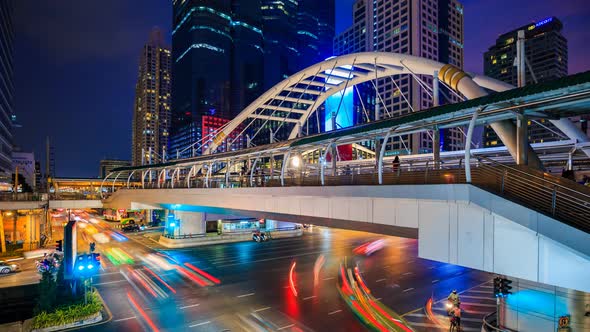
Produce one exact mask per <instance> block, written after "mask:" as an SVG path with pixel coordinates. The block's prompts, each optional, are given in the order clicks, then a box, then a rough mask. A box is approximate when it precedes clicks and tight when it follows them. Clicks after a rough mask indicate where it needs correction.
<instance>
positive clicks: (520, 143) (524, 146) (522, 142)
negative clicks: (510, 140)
mask: <svg viewBox="0 0 590 332" xmlns="http://www.w3.org/2000/svg"><path fill="white" fill-rule="evenodd" d="M528 134H529V131H528V125H527V117H526V116H525V115H523V114H518V115H517V116H516V164H517V165H528V160H529V158H528V155H529V153H528V150H529V149H528V147H529V135H528Z"/></svg>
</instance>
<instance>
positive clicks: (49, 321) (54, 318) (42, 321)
mask: <svg viewBox="0 0 590 332" xmlns="http://www.w3.org/2000/svg"><path fill="white" fill-rule="evenodd" d="M101 309H102V302H101V301H100V298H99V297H98V294H97V293H96V292H94V291H93V292H90V293H89V294H88V304H84V302H82V303H78V304H72V305H68V306H60V307H58V308H56V309H55V310H54V311H53V312H46V311H43V312H40V313H39V314H37V315H36V316H35V317H34V318H33V328H34V329H41V328H45V327H49V326H59V325H65V324H70V323H74V322H77V321H80V320H84V319H86V318H88V317H90V316H92V315H94V314H96V313H97V312H99V311H100V310H101Z"/></svg>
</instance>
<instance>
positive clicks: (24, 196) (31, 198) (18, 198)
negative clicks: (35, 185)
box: [0, 193, 47, 202]
mask: <svg viewBox="0 0 590 332" xmlns="http://www.w3.org/2000/svg"><path fill="white" fill-rule="evenodd" d="M46 200H47V194H40V193H18V194H17V193H0V201H2V202H7V201H12V202H39V201H46Z"/></svg>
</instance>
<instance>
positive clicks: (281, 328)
mask: <svg viewBox="0 0 590 332" xmlns="http://www.w3.org/2000/svg"><path fill="white" fill-rule="evenodd" d="M293 326H295V324H289V325H287V326H283V327H279V328H278V329H277V331H281V330H284V329H288V328H290V327H293Z"/></svg>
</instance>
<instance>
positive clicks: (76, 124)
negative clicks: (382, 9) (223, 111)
mask: <svg viewBox="0 0 590 332" xmlns="http://www.w3.org/2000/svg"><path fill="white" fill-rule="evenodd" d="M349 2H350V4H347V3H346V1H342V2H339V3H338V8H337V19H336V26H337V28H336V30H337V33H339V32H341V31H342V29H343V28H345V27H347V26H348V25H349V24H350V17H349V16H350V14H351V7H350V6H351V5H352V1H349ZM509 3H510V4H511V2H509V1H503V2H502V3H495V4H493V5H492V4H487V3H482V2H477V1H463V4H464V7H465V68H466V70H467V71H474V72H481V71H482V67H483V66H482V63H481V61H482V60H481V54H483V52H484V51H485V50H487V47H488V46H489V45H490V44H491V43H493V41H494V40H495V39H496V38H497V36H498V35H500V34H502V33H504V32H506V31H510V30H511V29H514V28H516V27H518V26H521V25H523V24H526V23H527V22H531V21H535V20H541V19H543V18H545V17H548V16H556V17H558V18H559V19H560V20H562V21H563V23H564V34H565V36H566V38H568V41H569V46H570V50H571V51H570V59H569V62H570V73H575V72H579V71H583V70H587V69H588V65H586V64H584V63H583V57H584V54H586V53H587V51H588V49H589V46H588V45H587V44H585V43H584V42H583V36H584V30H583V27H584V20H585V18H587V17H588V14H589V12H590V11H589V10H588V8H587V7H586V6H584V5H583V1H565V2H556V1H547V2H545V3H542V4H537V5H535V6H527V3H532V2H530V1H523V2H521V3H518V4H516V5H515V6H513V7H512V9H511V11H510V12H509V13H505V12H504V11H503V8H506V7H507V6H508V5H507V4H509ZM29 4H30V3H27V2H18V3H17V4H16V17H15V29H16V34H17V36H20V37H21V38H17V39H16V45H15V48H16V57H15V59H16V61H15V62H16V68H15V72H16V73H17V75H16V82H15V85H16V100H15V113H16V115H17V118H18V119H19V122H20V123H21V124H22V125H23V128H20V129H18V130H17V131H16V142H17V143H18V144H19V145H20V146H21V147H22V149H23V151H31V150H32V151H33V152H35V154H36V155H37V156H44V148H45V146H44V138H45V137H46V136H47V135H48V134H49V135H50V136H52V143H53V144H54V145H55V148H56V169H57V175H58V176H59V175H61V176H94V174H95V169H96V166H97V165H98V162H99V160H100V159H102V158H104V157H108V158H120V159H130V154H129V146H130V143H131V132H130V126H129V124H130V123H131V118H132V110H133V91H134V85H135V79H136V75H137V64H138V63H137V54H138V52H139V51H140V49H141V47H142V44H143V42H144V40H145V36H146V35H147V33H148V32H149V30H151V28H152V27H153V26H155V25H158V26H160V27H161V28H162V29H163V31H164V32H165V33H166V34H167V35H169V33H170V31H171V4H169V3H168V2H167V1H159V2H157V3H154V6H153V7H147V6H137V5H133V3H132V2H126V3H124V4H122V3H119V2H117V1H105V2H103V3H101V4H100V5H97V4H83V5H82V4H79V3H76V2H69V3H61V4H57V5H55V4H51V5H48V4H47V3H45V4H44V3H40V4H36V5H35V6H29ZM556 4H559V6H557V5H556ZM503 5H504V6H503ZM492 7H493V8H492ZM494 8H495V9H494ZM47 12H50V13H51V15H46V13H47ZM87 12H92V13H93V14H94V15H90V16H89V15H88V14H85V13H87ZM478 12H479V13H481V12H485V13H486V17H488V18H490V19H500V17H501V18H502V20H499V21H497V22H494V24H482V23H481V20H478V19H476V17H477V15H478V14H477V13H478ZM25 15H27V16H28V17H33V18H34V19H33V20H30V21H33V22H34V24H32V23H31V22H29V21H28V19H27V20H25V19H24V17H25ZM343 15H348V16H346V17H344V16H343ZM66 16H67V17H68V20H66V19H64V18H65V17H66ZM106 16H109V21H110V24H109V25H105V24H103V22H104V21H103V18H104V17H106ZM69 21H73V22H69ZM64 22H69V23H64ZM39 23H42V24H41V25H43V26H44V31H45V33H41V34H39V33H38V31H36V30H35V28H36V27H38V26H39ZM76 24H78V25H80V26H82V27H83V28H82V29H68V27H69V26H74V25H76ZM123 27H124V28H123ZM475 41H477V43H475ZM72 45H74V46H72ZM107 67H108V68H111V69H110V70H105V68H107ZM30 77H35V78H36V79H35V80H33V81H31V80H30ZM56 79H57V81H56ZM74 81H75V82H76V84H72V83H71V82H74ZM97 91H100V93H99V92H97ZM88 100H92V103H89V102H88ZM40 110H44V111H40ZM81 110H84V111H81ZM41 159H43V160H44V158H41ZM44 168H45V167H42V169H44Z"/></svg>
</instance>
